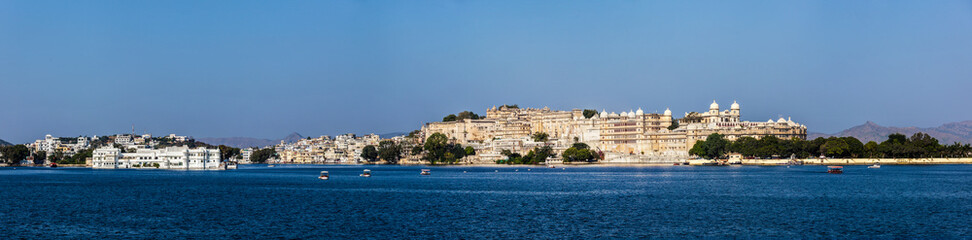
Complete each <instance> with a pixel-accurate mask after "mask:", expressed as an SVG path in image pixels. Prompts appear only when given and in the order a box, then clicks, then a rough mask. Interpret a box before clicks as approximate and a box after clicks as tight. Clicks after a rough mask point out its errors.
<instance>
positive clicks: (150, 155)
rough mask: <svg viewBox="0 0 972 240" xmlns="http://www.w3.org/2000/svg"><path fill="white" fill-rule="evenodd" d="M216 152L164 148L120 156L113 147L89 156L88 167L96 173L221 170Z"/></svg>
mask: <svg viewBox="0 0 972 240" xmlns="http://www.w3.org/2000/svg"><path fill="white" fill-rule="evenodd" d="M219 157H220V154H219V149H206V148H192V149H190V148H188V147H184V146H183V147H167V148H165V149H138V150H136V152H134V153H122V152H121V150H120V149H118V148H114V147H102V148H98V149H95V150H94V152H93V153H92V161H91V167H92V168H96V169H124V168H153V169H154V168H158V169H177V170H222V169H223V168H222V166H221V165H220V160H219Z"/></svg>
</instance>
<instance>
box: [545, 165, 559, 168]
mask: <svg viewBox="0 0 972 240" xmlns="http://www.w3.org/2000/svg"><path fill="white" fill-rule="evenodd" d="M547 167H548V168H557V166H554V165H547Z"/></svg>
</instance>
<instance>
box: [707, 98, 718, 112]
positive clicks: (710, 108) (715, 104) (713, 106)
mask: <svg viewBox="0 0 972 240" xmlns="http://www.w3.org/2000/svg"><path fill="white" fill-rule="evenodd" d="M709 110H719V104H718V103H716V101H715V100H712V104H710V105H709Z"/></svg>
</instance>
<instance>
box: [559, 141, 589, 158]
mask: <svg viewBox="0 0 972 240" xmlns="http://www.w3.org/2000/svg"><path fill="white" fill-rule="evenodd" d="M581 144H583V143H581ZM560 156H561V157H563V159H564V161H565V162H594V161H597V159H598V155H597V154H596V153H594V152H593V151H591V150H590V149H588V148H587V144H583V146H578V144H574V146H572V147H570V148H567V150H564V152H563V153H562V154H560Z"/></svg>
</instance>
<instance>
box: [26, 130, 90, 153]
mask: <svg viewBox="0 0 972 240" xmlns="http://www.w3.org/2000/svg"><path fill="white" fill-rule="evenodd" d="M90 144H91V143H90V141H89V140H88V138H87V137H83V136H81V137H77V138H59V137H54V136H51V135H50V134H47V135H46V136H44V139H38V140H36V141H34V143H31V144H28V147H29V148H31V149H33V150H34V151H35V152H36V151H45V152H47V154H48V155H52V154H54V152H56V151H60V152H63V153H64V154H65V155H66V156H71V155H73V154H74V153H77V152H78V151H81V150H85V149H88V148H89V147H90V146H91V145H90Z"/></svg>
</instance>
